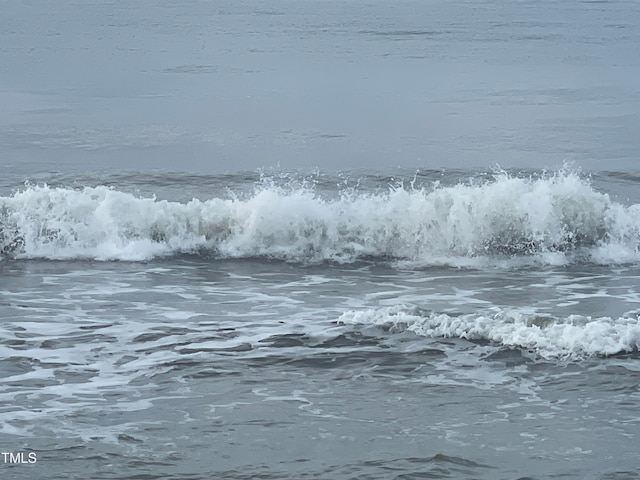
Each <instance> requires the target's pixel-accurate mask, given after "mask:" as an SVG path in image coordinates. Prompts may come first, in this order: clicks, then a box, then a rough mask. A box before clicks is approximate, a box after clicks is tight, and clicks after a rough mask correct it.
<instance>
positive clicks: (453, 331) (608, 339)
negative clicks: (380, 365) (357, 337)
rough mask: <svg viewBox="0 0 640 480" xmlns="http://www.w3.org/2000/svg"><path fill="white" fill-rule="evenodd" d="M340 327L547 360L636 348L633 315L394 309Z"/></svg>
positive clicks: (365, 313) (352, 315) (639, 330)
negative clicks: (483, 345) (490, 347)
mask: <svg viewBox="0 0 640 480" xmlns="http://www.w3.org/2000/svg"><path fill="white" fill-rule="evenodd" d="M338 323H341V324H351V325H373V326H378V327H383V328H387V329H390V330H392V331H405V330H406V331H410V332H414V333H416V334H417V335H422V336H425V337H434V338H463V339H467V340H488V341H490V342H494V343H497V344H499V345H503V346H505V347H511V348H522V349H526V350H532V351H534V352H535V353H536V354H537V355H539V356H540V357H543V358H547V359H551V358H570V359H576V358H583V357H588V356H594V355H603V356H606V355H615V354H618V353H624V352H632V351H637V350H638V349H639V348H640V321H639V319H638V318H637V317H622V318H617V319H612V318H608V317H600V318H591V317H585V316H581V315H570V316H568V317H566V318H552V317H541V316H537V315H534V314H525V313H520V312H518V311H501V312H499V313H494V314H475V313H474V314H466V315H460V316H450V315H447V314H444V313H433V312H423V311H421V310H419V309H417V308H415V307H407V306H394V307H382V308H378V309H368V310H361V311H353V310H352V311H348V312H345V313H344V314H342V315H341V316H340V318H339V319H338Z"/></svg>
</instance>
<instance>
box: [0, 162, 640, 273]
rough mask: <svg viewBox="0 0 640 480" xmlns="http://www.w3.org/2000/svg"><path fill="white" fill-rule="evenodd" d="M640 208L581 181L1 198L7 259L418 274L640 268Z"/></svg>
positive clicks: (52, 192) (45, 192)
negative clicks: (174, 196)
mask: <svg viewBox="0 0 640 480" xmlns="http://www.w3.org/2000/svg"><path fill="white" fill-rule="evenodd" d="M638 213H640V206H637V205H632V206H629V207H625V206H623V205H621V204H618V203H615V202H612V201H611V199H610V198H609V196H608V195H607V194H604V193H600V192H597V191H595V190H594V189H593V188H592V186H591V185H590V183H589V182H588V181H587V180H585V179H583V178H580V177H579V176H578V175H577V174H575V173H567V172H559V173H556V174H554V175H551V176H547V177H544V178H519V177H513V176H509V175H507V174H505V173H502V174H499V175H497V176H496V177H494V178H493V179H492V180H486V181H482V182H470V183H466V184H458V185H454V186H446V187H444V186H439V185H437V184H436V185H434V186H433V187H430V188H420V189H417V188H413V187H408V188H405V187H403V186H398V187H395V188H390V189H389V190H387V191H383V192H380V191H376V192H360V191H343V192H341V193H339V195H337V196H335V197H333V198H327V197H323V196H322V195H320V194H319V193H318V192H316V191H315V190H314V189H313V188H310V187H308V186H296V187H286V186H278V185H276V184H274V183H268V182H267V183H264V182H263V183H261V184H260V185H259V186H258V187H256V189H255V191H254V192H253V193H252V194H251V195H248V196H246V197H244V198H240V197H231V198H212V199H209V200H206V201H203V200H197V199H193V200H191V201H190V202H187V203H180V202H170V201H166V200H162V201H159V200H156V199H155V198H143V197H138V196H135V195H132V194H129V193H125V192H121V191H118V190H115V189H112V188H109V187H105V186H97V187H92V188H83V189H81V190H77V189H70V188H52V187H49V186H46V185H45V186H28V187H26V188H25V189H23V190H21V191H19V192H16V193H15V194H13V195H12V196H9V197H0V250H2V252H3V253H4V254H5V255H11V256H14V257H27V258H34V257H35V258H50V259H69V258H92V259H101V260H109V259H118V260H146V259H150V258H153V257H155V256H159V255H172V254H180V253H194V252H203V251H204V252H206V253H207V254H209V255H213V256H215V257H220V258H247V257H270V258H277V259H283V260H288V261H301V262H308V261H311V262H313V261H324V260H333V261H340V262H348V261H354V260H357V259H359V258H363V257H385V258H393V259H398V260H401V259H402V260H408V261H411V262H417V263H421V264H433V263H443V262H444V263H454V264H464V262H465V259H466V260H469V259H474V258H478V257H485V258H486V257H492V256H502V257H504V256H506V257H514V256H528V257H532V258H535V259H536V260H537V261H543V262H551V261H554V262H556V261H558V259H560V261H570V260H571V256H581V258H582V257H584V256H585V255H586V256H587V257H588V260H593V261H597V262H627V261H637V260H638V242H639V238H640V225H639V224H638V221H637V219H638V218H639V217H638Z"/></svg>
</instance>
